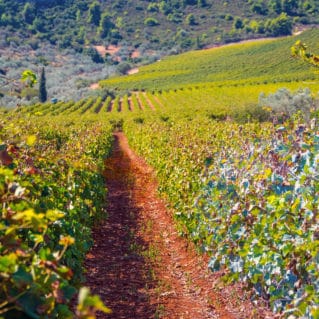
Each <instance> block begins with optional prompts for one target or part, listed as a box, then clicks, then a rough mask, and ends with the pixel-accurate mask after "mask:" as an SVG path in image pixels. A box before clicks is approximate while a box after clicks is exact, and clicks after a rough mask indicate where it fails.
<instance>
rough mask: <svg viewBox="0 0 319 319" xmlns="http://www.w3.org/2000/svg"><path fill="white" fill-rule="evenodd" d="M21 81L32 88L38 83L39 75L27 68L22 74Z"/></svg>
mask: <svg viewBox="0 0 319 319" xmlns="http://www.w3.org/2000/svg"><path fill="white" fill-rule="evenodd" d="M21 81H22V82H24V83H25V84H26V86H27V87H30V88H32V87H33V86H34V85H35V84H36V83H37V76H36V74H35V73H34V72H33V71H31V70H25V71H23V72H22V74H21Z"/></svg>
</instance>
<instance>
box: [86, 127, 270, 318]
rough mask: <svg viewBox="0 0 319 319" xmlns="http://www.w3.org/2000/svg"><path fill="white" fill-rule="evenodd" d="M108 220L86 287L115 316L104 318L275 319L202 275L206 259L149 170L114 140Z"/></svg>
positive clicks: (237, 290) (98, 234)
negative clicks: (182, 232) (181, 228)
mask: <svg viewBox="0 0 319 319" xmlns="http://www.w3.org/2000/svg"><path fill="white" fill-rule="evenodd" d="M105 177H106V184H107V185H106V186H107V189H108V199H107V201H108V217H107V219H106V220H105V221H104V222H103V223H102V224H100V225H97V227H96V228H95V229H94V232H93V234H94V246H93V248H92V249H91V251H90V253H89V254H88V255H87V260H86V263H85V266H86V269H87V285H88V286H89V287H91V289H92V290H93V292H94V293H97V294H99V295H100V296H101V297H102V299H103V300H104V301H105V303H106V305H107V306H108V307H110V308H111V309H112V310H113V314H111V315H103V314H100V315H99V316H98V318H99V319H101V318H127V319H134V318H138V319H144V318H145V319H146V318H147V319H151V318H154V319H156V318H158V319H159V318H165V319H208V318H211V319H217V318H223V319H226V318H242V319H248V318H264V319H265V318H272V317H271V315H269V312H267V311H266V310H265V309H262V308H256V307H255V306H254V305H253V304H252V303H251V302H250V301H249V299H248V297H249V296H248V295H247V294H245V293H244V292H243V289H242V288H243V287H241V286H240V285H236V286H234V285H233V286H224V285H223V284H221V281H220V276H221V273H219V274H212V273H211V272H210V271H209V270H208V269H207V262H208V257H207V256H202V255H199V254H198V253H197V252H196V250H195V249H194V246H193V244H191V243H189V242H188V241H187V240H186V239H185V238H181V237H179V236H178V232H177V230H176V227H175V226H174V220H173V218H172V215H171V213H170V211H169V210H168V209H167V206H166V204H165V202H164V201H163V200H161V199H160V198H159V197H158V195H157V192H156V190H157V183H156V179H155V177H154V173H153V171H152V169H151V168H150V167H149V166H148V165H147V164H146V163H145V161H144V160H142V159H141V158H139V157H138V156H136V154H135V153H134V152H133V151H132V150H131V149H130V148H129V146H128V143H127V140H126V138H125V136H124V135H123V133H116V134H115V143H114V150H113V154H112V156H111V157H110V158H109V159H108V160H107V161H106V162H105Z"/></svg>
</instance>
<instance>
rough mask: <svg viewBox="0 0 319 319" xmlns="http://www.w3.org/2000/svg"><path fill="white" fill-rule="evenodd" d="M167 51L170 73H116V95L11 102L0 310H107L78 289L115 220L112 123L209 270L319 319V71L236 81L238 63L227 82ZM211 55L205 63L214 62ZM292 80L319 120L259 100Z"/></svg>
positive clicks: (5, 118)
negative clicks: (95, 241) (109, 169)
mask: <svg viewBox="0 0 319 319" xmlns="http://www.w3.org/2000/svg"><path fill="white" fill-rule="evenodd" d="M311 32H312V33H310V35H311V36H313V34H314V33H315V34H317V33H318V31H316V30H315V31H311ZM310 35H309V34H306V35H305V37H306V38H307V37H308V38H310ZM282 41H283V42H284V43H285V45H287V46H289V44H288V43H290V42H289V41H291V39H284V40H276V41H266V42H265V43H261V44H259V46H257V44H255V43H254V44H245V46H244V47H243V46H242V45H238V46H239V47H237V45H236V46H229V47H226V48H225V49H221V50H224V51H221V52H219V53H218V54H219V59H222V57H224V56H225V52H226V51H227V52H228V53H229V54H235V53H236V54H237V55H238V56H240V59H243V55H244V53H243V51H245V50H247V48H248V49H249V50H253V49H255V50H256V51H258V52H265V50H266V49H267V50H275V49H276V48H277V47H278V48H277V49H278V50H279V47H280V48H282V43H281V44H280V45H279V44H278V43H279V42H282ZM218 50H219V49H218ZM218 50H217V51H218ZM267 50H266V51H267ZM258 52H257V53H258ZM198 54H201V55H207V54H208V53H207V52H205V51H204V52H199V53H198ZM251 54H253V53H251ZM254 56H256V54H254ZM257 56H258V54H257ZM278 56H279V57H280V56H281V55H280V54H279V55H278ZM179 58H180V59H183V58H181V57H179ZM184 58H185V59H188V58H187V56H185V57H184ZM170 59H171V60H172V61H171V62H169V61H170ZM244 59H245V57H244ZM167 61H168V62H166V63H167V64H166V66H167V68H166V69H165V68H164V69H163V68H162V67H161V68H159V69H158V71H156V70H155V69H156V68H157V64H155V65H151V66H148V67H145V69H144V71H143V70H142V71H141V72H140V73H139V74H136V75H134V76H128V77H121V78H116V79H111V80H107V81H105V82H104V84H105V85H110V86H112V85H113V86H114V87H117V86H119V83H121V86H122V88H121V89H125V90H127V91H119V94H117V95H115V96H113V95H108V96H106V97H103V98H102V97H101V96H90V97H87V98H86V99H82V100H79V101H76V102H75V101H68V102H57V103H55V104H53V103H44V104H36V105H32V106H20V107H17V108H15V109H13V110H5V109H3V110H0V112H1V120H0V193H1V202H2V219H1V227H0V232H1V245H0V251H1V256H0V276H1V284H0V285H1V291H0V317H1V316H4V318H18V317H19V316H20V315H21V313H24V314H27V316H28V318H29V317H30V318H73V317H74V315H75V316H76V317H77V318H82V319H89V318H95V311H96V310H101V311H104V312H105V313H108V312H110V310H109V309H108V308H107V307H106V306H104V304H103V303H102V301H101V300H100V298H99V297H98V296H93V295H91V294H90V293H89V291H88V290H87V288H80V287H81V285H82V283H83V277H84V274H83V262H84V260H85V256H86V255H87V253H88V251H89V249H90V247H91V246H92V236H91V232H92V228H93V227H94V226H95V225H97V224H98V223H99V222H100V221H101V220H102V219H105V217H106V218H107V211H106V209H105V196H106V194H107V189H106V188H105V184H104V182H105V181H104V178H103V174H102V173H103V167H104V161H105V159H106V158H107V157H109V155H110V154H111V151H112V145H113V139H114V137H113V132H114V131H122V132H123V133H124V134H125V135H126V136H127V139H128V142H129V145H130V146H131V147H132V149H133V150H134V151H136V152H137V154H138V155H139V156H140V157H141V158H143V159H145V161H146V162H147V163H148V164H149V165H150V166H151V167H152V168H153V169H154V170H155V173H156V178H157V181H158V191H159V193H160V195H161V197H162V198H164V199H165V200H166V202H167V203H168V205H169V207H170V212H172V214H173V218H174V221H175V223H176V227H177V230H178V233H179V235H180V236H181V237H184V238H187V240H189V241H192V242H194V243H195V245H196V247H197V250H198V251H199V252H200V253H201V254H205V255H207V256H209V265H208V267H209V268H210V269H211V271H212V272H217V271H220V270H223V272H224V273H223V274H224V275H223V280H224V283H232V282H234V281H240V282H244V283H245V284H246V286H247V287H249V289H250V291H252V292H253V297H252V298H254V300H258V299H262V300H264V301H265V302H266V304H267V306H268V307H269V308H270V309H271V310H272V311H273V312H274V313H280V314H281V315H282V317H284V318H290V319H292V318H310V319H317V318H319V294H318V292H319V267H318V265H319V254H318V251H319V226H318V218H319V215H318V205H319V196H318V191H319V186H318V185H319V184H318V179H319V169H318V161H319V157H318V151H319V135H318V132H319V127H318V125H319V124H318V106H317V105H316V103H317V99H316V96H315V95H311V96H310V95H309V96H308V95H306V93H305V92H306V91H303V90H302V89H304V88H306V87H307V88H309V89H310V90H311V91H312V92H317V91H318V90H319V84H318V81H314V80H313V75H309V70H308V73H307V72H306V71H304V70H306V67H304V66H301V62H299V61H295V62H294V61H291V60H289V61H288V62H287V63H288V66H287V65H286V66H281V67H282V68H286V70H289V69H290V68H291V66H290V65H291V64H293V63H295V65H296V68H295V69H294V71H291V73H289V71H287V72H286V73H285V75H284V76H281V77H280V78H278V80H277V81H276V83H275V81H269V78H270V74H271V70H269V74H268V75H267V74H266V75H265V77H264V78H262V77H260V76H259V75H258V74H257V73H256V74H250V75H249V77H248V76H247V78H242V81H241V80H238V79H239V78H240V73H241V72H243V71H242V70H240V67H239V68H238V69H236V70H234V71H233V72H232V73H233V74H234V77H233V78H231V79H230V80H229V81H226V80H225V78H227V75H226V76H225V75H224V76H223V77H222V76H221V74H220V73H218V72H217V73H216V74H215V76H216V79H217V80H216V83H215V82H214V81H213V80H212V78H213V76H210V77H206V78H205V77H202V78H196V74H195V75H194V74H192V75H191V77H190V78H189V80H188V83H186V82H185V83H184V81H186V80H185V79H186V78H184V77H185V74H187V73H189V72H190V71H189V69H187V68H185V70H181V71H180V72H179V73H178V72H177V73H175V71H174V70H172V69H171V68H170V66H172V65H175V64H174V63H175V62H174V57H171V58H169V59H168V60H167ZM192 61H194V59H192ZM163 63H164V62H163ZM194 63H195V62H194ZM196 63H198V62H196ZM196 63H195V64H196ZM201 63H202V67H201V68H200V70H201V72H202V73H204V71H203V69H204V66H203V65H205V64H206V63H208V62H207V60H203V61H201ZM232 63H233V62H232ZM252 63H255V62H252ZM278 63H281V62H280V61H279V60H278ZM152 68H153V69H152ZM194 68H198V64H197V65H196V66H194ZM298 68H299V69H298ZM303 68H305V69H304V70H302V69H303ZM208 69H209V68H208ZM221 69H227V70H229V68H228V67H227V66H225V65H222V66H221ZM154 70H155V71H154ZM209 70H210V71H209V72H211V69H209ZM257 71H258V70H257ZM257 71H256V72H257ZM143 72H144V73H143ZM236 72H237V73H238V74H237V73H236ZM258 72H259V71H258ZM267 72H268V70H267ZM158 73H161V75H160V76H159V74H158ZM202 73H201V74H202ZM280 73H282V70H279V71H278V74H280ZM150 74H152V76H150ZM172 74H175V75H174V77H173V80H172V78H171V75H172ZM236 74H237V75H236ZM179 76H180V77H181V78H180V79H179ZM292 76H293V77H296V78H297V80H298V81H292V80H291V81H290V80H289V81H288V78H291V77H292ZM219 77H220V78H219ZM237 77H238V79H237ZM153 78H156V82H154V81H153ZM162 79H163V81H167V83H164V82H163V83H164V84H163V83H162V85H161V84H159V83H161V81H162ZM263 79H264V80H263ZM143 81H144V82H143ZM171 81H176V82H175V84H174V85H172V84H171V83H172V82H171ZM140 83H143V85H140ZM150 83H152V84H150ZM127 86H129V87H130V90H128V89H127ZM154 86H156V88H157V89H156V90H155V89H154ZM168 87H170V89H169V88H168ZM282 87H285V88H287V89H288V90H290V91H291V92H297V90H299V91H298V92H299V93H293V94H295V96H298V98H299V97H300V96H306V98H307V99H308V100H309V99H310V102H309V103H310V104H311V107H309V109H310V111H309V112H310V113H311V117H312V118H314V119H316V120H312V121H305V115H304V114H303V113H302V111H303V109H299V110H297V113H296V114H294V115H293V116H291V117H284V116H282V117H280V116H279V117H278V118H277V117H276V120H275V118H274V114H273V113H271V112H270V110H269V105H264V104H263V105H261V104H260V103H259V104H258V100H260V96H261V94H262V93H263V96H267V95H269V94H270V93H272V94H273V93H274V92H276V90H278V88H282ZM142 89H143V90H142ZM298 94H299V95H298ZM306 98H305V99H304V100H301V101H302V102H303V101H306ZM295 100H296V99H295ZM308 100H307V101H308ZM278 101H279V100H278ZM278 103H279V102H278ZM281 115H282V114H281ZM106 284H107V283H106ZM78 291H80V292H79V296H78V300H77V301H76V296H77V292H78ZM106 305H107V302H106ZM106 318H107V317H106Z"/></svg>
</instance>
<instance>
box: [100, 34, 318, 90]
mask: <svg viewBox="0 0 319 319" xmlns="http://www.w3.org/2000/svg"><path fill="white" fill-rule="evenodd" d="M318 37H319V30H318V29H314V30H310V31H307V32H304V33H303V34H302V35H299V36H293V37H286V38H282V39H276V40H274V39H268V40H262V41H254V42H249V43H240V44H233V45H229V46H224V47H220V48H212V49H209V50H202V51H193V52H188V53H184V54H181V55H178V56H170V57H167V58H165V59H163V60H161V61H158V62H156V63H154V64H151V65H148V66H144V67H141V68H140V70H139V73H137V74H134V75H128V76H125V77H117V78H113V79H109V80H105V81H101V85H102V86H105V87H108V88H110V87H111V88H116V89H129V90H136V89H139V90H141V89H148V90H149V89H151V90H159V89H172V88H181V87H185V86H186V87H187V86H193V85H194V84H200V83H207V82H210V83H214V84H215V85H226V84H227V85H229V84H236V85H238V84H240V83H242V84H261V83H264V84H266V83H268V82H272V83H273V82H290V81H300V80H312V79H314V78H315V75H314V74H313V73H312V72H309V66H308V65H305V64H304V63H302V62H300V61H298V60H295V59H292V58H289V57H290V47H291V46H292V45H293V44H294V43H295V41H296V40H297V39H301V40H302V41H304V42H306V43H307V44H308V45H309V46H310V47H313V48H315V46H316V44H317V43H316V39H318Z"/></svg>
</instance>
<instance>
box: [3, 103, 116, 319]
mask: <svg viewBox="0 0 319 319" xmlns="http://www.w3.org/2000/svg"><path fill="white" fill-rule="evenodd" d="M35 109H36V108H35ZM111 133H112V127H111V126H110V125H107V124H105V123H99V122H90V121H88V120H85V119H82V120H81V122H78V121H75V120H73V119H71V118H68V119H66V118H63V120H62V119H61V118H60V119H59V118H54V120H53V119H52V118H50V119H42V120H40V119H39V118H34V117H29V118H27V117H21V116H18V115H17V114H16V113H9V115H4V114H2V115H1V121H0V198H1V221H0V278H1V280H0V317H1V318H34V319H37V318H75V316H76V318H82V319H88V318H95V312H96V311H97V310H101V311H104V312H110V310H109V309H108V308H106V306H105V305H104V304H103V303H102V301H101V300H100V298H99V297H98V296H93V295H91V294H90V292H89V290H88V289H87V288H85V287H84V288H81V285H82V282H83V261H84V258H85V255H86V253H87V251H88V249H89V248H90V246H91V244H92V238H91V228H92V226H93V225H94V223H96V222H97V221H98V220H99V219H101V218H102V217H104V215H105V213H106V212H105V195H106V191H105V185H104V180H103V176H102V173H101V170H102V167H103V159H104V158H105V156H107V155H108V153H109V152H110V149H111V144H112V134H111ZM78 291H79V293H78ZM26 316H27V317H26Z"/></svg>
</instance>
